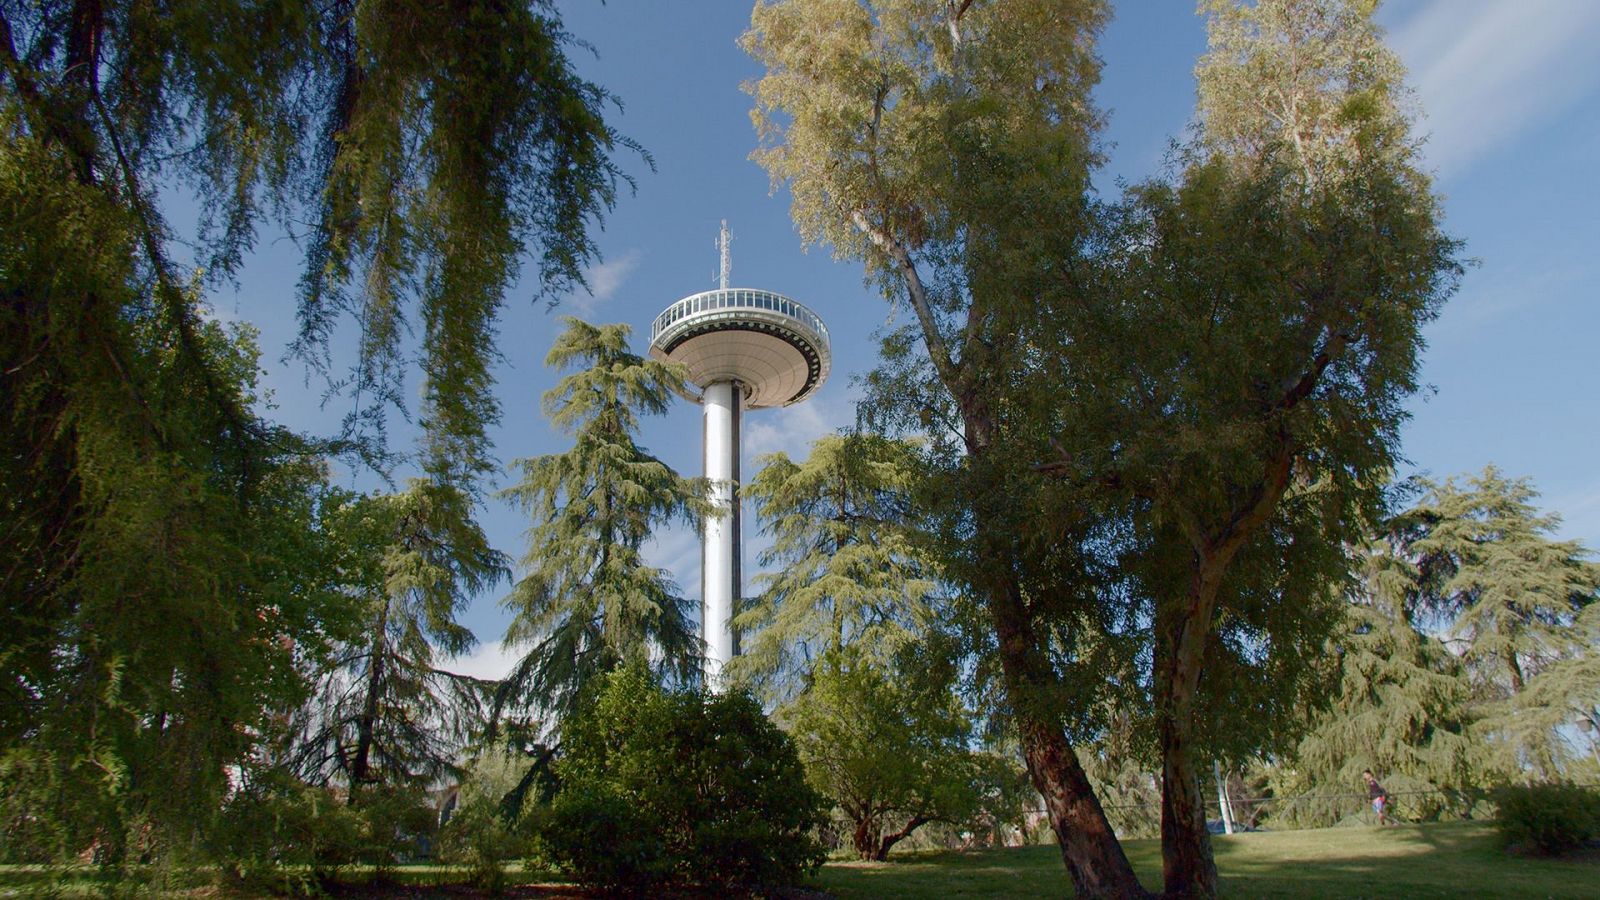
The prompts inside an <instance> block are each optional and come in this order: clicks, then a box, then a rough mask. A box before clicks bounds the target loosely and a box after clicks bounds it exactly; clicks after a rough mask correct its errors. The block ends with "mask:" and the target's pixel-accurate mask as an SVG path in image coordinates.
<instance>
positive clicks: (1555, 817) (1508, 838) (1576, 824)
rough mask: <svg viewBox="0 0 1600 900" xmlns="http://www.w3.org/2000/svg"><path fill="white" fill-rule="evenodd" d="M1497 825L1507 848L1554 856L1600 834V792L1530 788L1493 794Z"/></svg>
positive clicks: (1558, 786)
mask: <svg viewBox="0 0 1600 900" xmlns="http://www.w3.org/2000/svg"><path fill="white" fill-rule="evenodd" d="M1494 800H1495V804H1496V805H1497V806H1498V807H1499V815H1498V816H1497V817H1496V819H1495V824H1496V826H1497V827H1498V828H1499V830H1500V835H1501V837H1502V838H1504V840H1505V842H1506V844H1507V846H1511V847H1517V848H1520V849H1522V850H1524V851H1527V852H1530V853H1537V854H1540V855H1543V856H1555V855H1557V854H1561V853H1565V852H1567V851H1569V850H1574V849H1576V848H1577V847H1579V846H1581V845H1582V844H1583V843H1584V842H1585V841H1587V840H1589V839H1590V838H1592V837H1594V836H1595V835H1597V834H1600V791H1595V790H1592V789H1589V788H1584V787H1580V786H1578V785H1575V784H1530V785H1515V786H1507V787H1502V788H1500V789H1498V790H1496V791H1495V792H1494Z"/></svg>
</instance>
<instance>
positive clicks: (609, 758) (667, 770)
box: [539, 664, 823, 893]
mask: <svg viewBox="0 0 1600 900" xmlns="http://www.w3.org/2000/svg"><path fill="white" fill-rule="evenodd" d="M591 688H592V689H593V690H594V696H593V698H592V702H591V703H589V704H587V705H586V706H585V707H583V708H582V709H581V710H580V711H579V712H578V713H577V714H576V715H574V716H572V717H571V718H569V719H567V720H566V721H564V722H563V723H562V756H561V758H560V759H559V760H558V761H557V764H556V776H557V779H558V781H559V783H560V788H559V790H558V791H557V793H556V796H555V798H554V799H553V801H552V803H551V806H550V808H549V810H548V811H547V815H546V817H545V819H544V823H543V826H542V827H541V828H540V830H539V840H540V842H541V844H542V846H543V850H544V852H545V853H546V855H547V856H546V858H549V859H552V860H554V861H556V862H558V863H559V864H561V865H562V866H564V867H565V868H567V869H569V870H571V871H572V872H573V873H574V874H575V875H576V876H577V878H578V880H579V881H581V882H583V883H585V884H595V885H600V886H603V887H612V888H624V889H628V890H630V891H631V892H633V893H659V892H660V890H661V889H662V888H668V889H670V888H673V887H675V886H678V885H690V886H702V887H707V888H712V887H714V888H719V889H721V890H722V891H724V892H727V891H728V890H730V889H740V888H742V889H745V890H749V889H752V888H769V889H770V888H776V887H784V886H788V885H792V884H794V883H795V882H797V881H799V880H800V879H801V878H802V877H803V876H805V875H806V874H808V873H810V872H812V871H814V870H815V869H816V867H817V866H818V865H820V864H821V862H822V859H823V852H822V847H821V845H820V844H819V843H818V842H817V839H816V829H817V826H818V825H819V824H820V821H821V819H822V802H821V798H819V797H818V796H817V794H816V792H815V791H813V790H812V789H811V788H810V786H809V785H807V784H806V781H805V772H804V770H803V769H802V768H801V766H800V760H799V759H798V758H797V757H796V755H795V750H794V745H793V744H792V743H791V742H790V741H789V739H788V737H787V736H786V735H785V734H784V733H783V732H782V731H780V730H779V729H778V727H777V726H776V725H773V724H772V722H771V721H770V720H768V719H767V717H766V716H765V715H763V714H762V712H761V707H760V706H759V705H758V704H757V703H756V702H755V700H754V698H752V697H751V696H750V695H749V694H748V693H745V692H743V691H739V690H734V691H730V692H728V693H725V694H720V695H712V694H708V693H707V692H705V691H704V690H697V691H681V692H669V691H666V690H664V689H662V688H661V687H660V686H659V685H657V684H656V683H655V679H654V678H653V677H652V676H651V675H650V674H649V673H648V672H646V671H645V670H644V669H643V668H642V667H640V666H638V665H635V664H630V665H628V666H627V667H625V668H622V669H619V670H617V671H615V672H612V673H611V674H609V675H607V676H605V677H603V678H600V679H598V680H597V681H596V682H595V683H594V684H593V685H591ZM652 889H654V890H652Z"/></svg>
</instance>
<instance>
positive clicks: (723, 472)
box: [700, 381, 744, 691]
mask: <svg viewBox="0 0 1600 900" xmlns="http://www.w3.org/2000/svg"><path fill="white" fill-rule="evenodd" d="M701 404H702V406H703V409H704V410H705V437H704V445H703V446H704V448H705V450H704V452H705V474H706V479H707V480H708V481H710V482H711V488H710V495H709V497H708V499H709V500H710V501H711V506H712V509H713V511H714V515H712V516H711V517H708V518H707V519H706V521H705V526H704V534H703V536H702V542H701V556H700V576H701V583H702V586H703V587H702V590H703V593H702V597H703V599H702V601H701V602H702V606H701V609H700V622H701V628H702V629H703V633H702V637H703V638H704V639H705V645H706V658H705V669H704V674H705V684H706V687H708V688H710V689H711V690H714V691H721V690H722V688H723V686H724V683H723V680H722V667H723V666H725V665H727V664H728V660H730V659H732V658H733V657H734V656H735V655H737V654H738V652H739V640H738V636H737V635H736V634H735V633H734V630H733V621H732V620H733V615H734V612H735V611H736V610H737V609H738V605H739V594H740V587H741V581H742V577H743V572H742V569H743V566H742V565H741V563H742V559H741V555H742V554H741V546H742V545H741V542H740V534H739V420H740V418H741V417H742V415H743V412H744V390H743V389H742V387H741V386H740V385H739V383H738V382H737V381H718V382H715V383H713V384H709V385H707V386H706V388H705V391H704V394H703V395H702V398H701Z"/></svg>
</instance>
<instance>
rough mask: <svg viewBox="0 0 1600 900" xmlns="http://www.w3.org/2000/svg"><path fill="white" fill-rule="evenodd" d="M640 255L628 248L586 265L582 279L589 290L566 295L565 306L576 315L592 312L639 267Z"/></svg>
mask: <svg viewBox="0 0 1600 900" xmlns="http://www.w3.org/2000/svg"><path fill="white" fill-rule="evenodd" d="M640 257H641V254H640V253H639V251H638V250H629V251H628V252H626V253H624V254H622V255H621V256H619V257H617V258H616V259H613V260H611V261H609V262H603V263H599V264H597V265H593V266H588V267H586V268H585V269H584V270H583V280H584V281H586V282H588V284H589V290H588V291H586V292H580V293H575V294H573V295H572V296H570V297H568V298H567V300H566V306H567V307H568V308H569V309H570V310H571V311H572V313H573V314H574V315H577V316H587V315H590V314H592V313H593V312H594V311H595V310H596V309H597V308H599V306H600V304H602V303H604V302H606V301H607V300H610V299H611V298H612V297H613V296H615V295H616V293H617V291H619V290H621V289H622V286H623V285H624V284H625V283H627V281H628V276H630V275H632V274H633V272H634V270H635V269H637V268H639V259H640Z"/></svg>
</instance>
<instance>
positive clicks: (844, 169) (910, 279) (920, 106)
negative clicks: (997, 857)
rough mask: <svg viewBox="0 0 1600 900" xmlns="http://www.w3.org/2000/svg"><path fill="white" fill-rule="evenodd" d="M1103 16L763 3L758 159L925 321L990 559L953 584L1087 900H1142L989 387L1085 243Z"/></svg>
mask: <svg viewBox="0 0 1600 900" xmlns="http://www.w3.org/2000/svg"><path fill="white" fill-rule="evenodd" d="M1105 18H1106V8H1105V5H1104V4H1103V3H1100V2H1095V0H1075V2H1060V0H997V2H960V3H956V2H948V3H937V2H915V0H879V2H871V3H863V2H858V0H806V2H800V0H777V2H760V3H758V4H757V5H756V7H755V10H754V13H753V14H752V18H751V29H750V31H749V32H747V33H746V35H745V36H744V38H743V45H744V47H745V48H746V49H747V50H748V51H749V52H750V53H751V54H752V55H753V56H754V57H755V58H756V59H757V60H758V61H759V62H760V63H761V64H762V65H763V66H764V67H765V73H764V75H763V76H762V77H761V78H760V79H759V80H758V81H756V82H755V83H754V84H753V86H752V88H751V90H752V92H753V94H754V96H755V100H756V111H755V113H754V115H755V116H756V119H757V123H758V130H759V131H760V133H761V135H762V139H763V145H764V146H763V148H762V149H761V150H759V151H758V153H757V159H758V160H759V161H760V162H761V163H762V164H763V165H764V166H765V167H766V168H767V170H768V171H769V172H770V173H771V175H772V177H773V179H774V181H775V182H782V183H785V184H787V186H788V187H789V189H790V191H791V193H792V196H793V209H792V212H793V216H794V219H795V222H796V224H797V226H798V227H799V229H800V231H801V233H802V235H803V236H804V238H805V239H806V240H807V241H813V242H825V243H828V244H830V245H832V246H833V247H834V248H835V250H836V251H837V252H838V253H840V254H841V255H844V256H848V257H852V258H857V259H860V260H862V261H864V262H865V263H866V265H867V268H868V271H869V272H870V273H871V276H872V277H874V278H877V279H879V280H880V281H881V283H882V285H883V287H884V289H885V292H886V295H888V296H890V297H896V296H901V297H903V298H904V302H906V303H907V304H908V305H909V306H910V308H911V312H912V314H913V315H914V317H915V322H916V334H915V338H916V340H917V341H919V342H920V343H921V344H922V347H923V348H924V350H925V355H924V356H921V357H920V359H921V360H923V361H925V363H926V367H927V368H926V369H923V370H921V371H919V372H917V373H914V374H913V375H912V377H911V378H910V379H909V381H908V382H907V383H910V384H913V385H914V390H912V391H911V395H912V396H911V397H910V398H909V399H910V402H909V406H910V407H911V408H914V409H915V408H921V409H926V410H928V411H929V413H930V417H931V416H933V415H939V416H943V415H945V414H946V413H948V414H949V416H950V418H951V421H950V425H951V431H952V432H953V440H951V441H941V442H938V443H937V444H935V445H931V446H930V449H932V450H934V451H935V454H936V455H937V456H938V457H943V458H945V459H947V460H953V461H954V462H953V463H952V465H951V466H949V467H948V468H949V474H950V475H951V476H952V477H953V478H957V479H958V480H957V481H953V482H950V483H949V484H948V485H947V487H948V488H949V490H946V491H944V493H945V494H947V495H948V496H951V497H958V498H961V499H962V501H963V502H966V503H967V504H968V505H967V506H966V507H965V510H966V512H965V514H964V515H962V514H960V513H959V510H958V514H957V516H956V518H957V519H959V520H960V521H961V523H962V524H961V525H959V526H958V527H957V528H956V529H955V530H956V531H957V532H960V533H961V534H960V536H959V538H958V544H959V545H960V546H961V547H963V548H965V549H966V550H967V551H969V554H968V555H969V556H970V557H971V558H974V559H977V560H979V564H978V565H975V566H973V567H971V568H970V570H969V571H966V572H954V573H952V577H956V578H961V579H963V580H964V581H968V582H969V584H968V585H967V586H968V587H970V588H971V590H972V592H973V593H974V595H975V597H976V599H977V601H978V602H979V603H980V604H981V606H982V608H983V610H984V615H985V617H986V618H987V620H988V621H987V624H988V628H989V629H991V630H992V631H993V633H994V635H995V637H996V640H995V645H996V647H997V650H998V655H999V657H1000V662H1001V669H1002V671H1003V680H1004V682H1005V685H1006V689H1007V691H1006V693H1007V699H1008V701H1009V702H1010V703H1011V704H1012V705H1013V706H1014V708H1015V715H1014V720H1015V722H1016V725H1017V729H1018V732H1019V736H1020V739H1021V744H1022V748H1023V752H1024V756H1025V758H1026V761H1027V767H1028V771H1029V774H1030V776H1031V778H1032V780H1033V783H1034V785H1035V787H1037V788H1038V789H1039V791H1040V793H1041V794H1042V795H1043V796H1044V798H1045V804H1046V809H1047V810H1048V812H1049V816H1050V821H1051V825H1052V827H1053V828H1054V829H1055V831H1056V834H1057V836H1058V837H1059V839H1060V843H1061V850H1062V855H1063V859H1064V861H1065V863H1066V865H1067V867H1068V869H1069V870H1070V872H1071V874H1072V878H1073V882H1074V884H1075V886H1076V887H1077V889H1078V893H1079V894H1080V895H1084V896H1106V895H1121V896H1138V895H1142V894H1143V890H1142V888H1140V886H1139V883H1138V880H1137V879H1136V878H1135V876H1134V874H1133V870H1132V868H1131V867H1130V866H1129V865H1128V862H1127V859H1126V857H1125V855H1124V854H1123V852H1122V849H1121V847H1120V846H1119V845H1118V844H1117V841H1116V838H1115V836H1114V834H1113V833H1112V831H1111V828H1110V826H1109V825H1108V824H1107V822H1106V819H1105V814H1104V812H1103V810H1102V809H1101V808H1100V805H1099V802H1098V801H1097V800H1096V798H1095V797H1094V794H1093V791H1092V790H1090V789H1089V785H1088V781H1087V779H1086V777H1085V776H1084V773H1083V768H1082V766H1081V764H1080V763H1079V761H1078V758H1077V756H1076V753H1075V751H1074V749H1073V747H1072V745H1071V743H1070V742H1069V740H1068V735H1067V730H1066V728H1067V725H1068V722H1067V721H1066V718H1067V717H1066V714H1065V711H1064V710H1062V709H1060V708H1058V706H1057V704H1056V703H1055V702H1054V698H1055V697H1056V696H1057V694H1058V693H1059V692H1058V689H1059V687H1060V685H1061V683H1062V679H1061V677H1060V673H1059V672H1058V671H1057V669H1056V666H1055V662H1054V661H1053V660H1052V657H1051V655H1050V653H1049V651H1048V645H1049V641H1050V635H1049V633H1048V632H1049V628H1048V626H1047V625H1046V624H1045V623H1044V622H1043V621H1041V618H1040V616H1039V615H1038V613H1037V610H1038V609H1039V608H1036V607H1034V606H1032V605H1031V604H1030V601H1029V598H1028V597H1027V596H1025V595H1024V591H1023V588H1022V585H1021V584H1020V583H1019V581H1018V578H1017V577H1016V575H1015V572H1016V566H1015V565H1014V563H1015V556H1016V554H1017V553H1018V552H1019V551H1018V549H1017V546H1016V543H1017V542H1018V541H1021V540H1029V539H1032V538H1033V537H1034V535H1035V534H1037V531H1038V529H1037V528H1036V523H1027V522H1018V523H1016V524H1020V525H1021V526H1022V528H1021V529H1020V533H1019V530H1018V529H1014V528H1011V527H1007V526H1009V525H1010V524H1012V523H1009V522H1007V523H1001V522H997V521H996V519H997V517H998V516H999V515H1000V514H1002V513H1007V512H1008V510H1007V509H1006V505H1007V503H1008V501H1011V500H1012V499H1013V498H1014V496H1015V495H1009V494H1004V493H1003V490H999V489H1003V487H1004V484H1003V482H1004V480H1005V478H1006V477H1007V474H1006V473H1008V472H1011V469H1010V468H1009V467H1008V462H1009V458H1010V454H1011V451H1012V449H1013V448H1009V447H1007V446H1006V441H1007V437H1008V434H1007V432H1006V430H1005V424H1006V423H1005V421H1004V414H1005V413H1006V410H1005V409H1004V408H1003V407H1001V406H998V405H997V399H996V398H997V396H999V393H1000V392H999V391H997V390H996V388H998V387H1000V386H1002V385H1003V383H1004V382H1005V380H1006V378H1007V377H1008V376H1009V374H1010V371H1011V369H1012V367H1014V366H1017V365H1018V364H1019V358H1021V357H1024V356H1025V355H1026V354H1027V352H1028V351H1027V348H1026V347H1025V346H1023V345H1022V344H1021V343H1020V342H1019V341H1018V339H1017V338H1016V332H1017V329H1016V327H1015V326H1016V325H1017V324H1018V323H1019V322H1020V321H1024V320H1026V319H1027V318H1031V317H1032V316H1033V315H1034V314H1035V312H1036V309H1035V307H1034V299H1035V297H1036V296H1037V295H1038V293H1039V291H1040V290H1041V289H1042V288H1043V287H1044V286H1045V285H1047V284H1053V283H1054V282H1055V281H1056V280H1057V279H1059V278H1060V277H1061V276H1062V275H1063V274H1064V270H1063V269H1060V268H1057V265H1058V264H1059V263H1061V262H1062V261H1064V260H1067V259H1070V258H1071V257H1073V256H1074V255H1075V254H1076V250H1077V243H1078V241H1079V239H1080V238H1081V236H1082V234H1083V233H1084V231H1085V211H1086V203H1085V201H1084V195H1085V191H1086V188H1087V185H1088V175H1089V166H1090V164H1091V163H1092V161H1093V160H1094V153H1093V149H1092V134H1093V131H1094V129H1095V128H1096V127H1097V126H1098V124H1099V115H1098V113H1096V112H1095V110H1094V108H1093V105H1092V103H1091V102H1090V97H1089V91H1090V89H1091V87H1092V86H1093V84H1094V82H1095V80H1096V79H1097V77H1098V70H1099V63H1098V60H1097V59H1096V58H1095V55H1094V50H1093V40H1094V37H1095V35H1096V34H1097V33H1098V31H1099V29H1100V27H1101V25H1102V24H1103V22H1104V21H1105ZM901 343H902V346H904V347H906V348H907V349H909V345H908V343H907V342H905V341H904V340H902V342H901ZM929 370H931V371H929ZM1013 474H1014V473H1013ZM963 477H965V478H969V479H970V483H969V484H968V485H965V486H964V485H962V484H961V483H960V482H959V479H960V478H963ZM984 479H987V480H988V481H989V483H988V484H986V485H985V484H980V483H979V482H980V481H982V480H984ZM985 496H988V497H992V498H994V499H993V500H992V501H991V502H989V503H982V502H979V501H981V499H982V498H983V497H985ZM1023 505H1026V504H1023ZM997 526H999V527H997Z"/></svg>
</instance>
